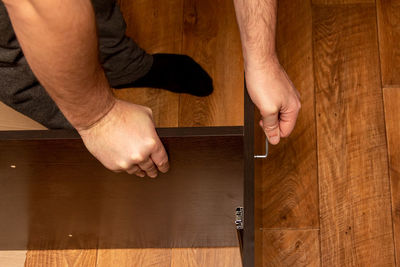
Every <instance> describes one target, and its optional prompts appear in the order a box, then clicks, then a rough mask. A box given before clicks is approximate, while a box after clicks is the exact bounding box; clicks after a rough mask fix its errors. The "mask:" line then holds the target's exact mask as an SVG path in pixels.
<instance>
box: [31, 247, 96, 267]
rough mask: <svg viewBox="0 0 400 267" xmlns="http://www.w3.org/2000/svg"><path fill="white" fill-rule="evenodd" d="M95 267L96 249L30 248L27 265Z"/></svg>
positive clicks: (35, 266)
mask: <svg viewBox="0 0 400 267" xmlns="http://www.w3.org/2000/svg"><path fill="white" fill-rule="evenodd" d="M38 266H52V267H53V266H54V267H64V266H65V267H81V266H85V267H95V266H96V249H79V250H78V249H72V250H29V251H28V253H27V255H26V262H25V267H38Z"/></svg>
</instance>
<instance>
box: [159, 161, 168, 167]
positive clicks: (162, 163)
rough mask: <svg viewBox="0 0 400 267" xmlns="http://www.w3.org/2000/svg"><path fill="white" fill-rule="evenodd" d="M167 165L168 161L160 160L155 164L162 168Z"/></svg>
mask: <svg viewBox="0 0 400 267" xmlns="http://www.w3.org/2000/svg"><path fill="white" fill-rule="evenodd" d="M167 163H168V160H162V161H160V162H158V163H157V166H159V167H164V166H165V165H167Z"/></svg>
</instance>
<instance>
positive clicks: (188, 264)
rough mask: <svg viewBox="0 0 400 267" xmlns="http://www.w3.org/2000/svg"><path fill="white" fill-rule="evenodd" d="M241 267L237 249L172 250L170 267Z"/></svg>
mask: <svg viewBox="0 0 400 267" xmlns="http://www.w3.org/2000/svg"><path fill="white" fill-rule="evenodd" d="M203 266H212V267H241V266H242V264H241V259H240V251H239V248H195V249H179V248H174V249H172V261H171V267H203Z"/></svg>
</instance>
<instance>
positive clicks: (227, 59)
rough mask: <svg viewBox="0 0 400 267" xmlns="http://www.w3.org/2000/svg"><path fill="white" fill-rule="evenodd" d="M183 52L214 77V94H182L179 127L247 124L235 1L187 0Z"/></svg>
mask: <svg viewBox="0 0 400 267" xmlns="http://www.w3.org/2000/svg"><path fill="white" fill-rule="evenodd" d="M184 2H185V3H184V24H183V25H184V36H183V47H182V53H184V54H187V55H189V56H192V57H193V58H194V59H195V60H196V61H197V62H199V64H200V65H201V66H202V67H203V68H205V70H206V71H207V72H208V73H209V74H210V75H211V76H212V78H213V81H214V88H215V90H214V92H213V94H212V95H211V96H209V97H205V98H201V97H194V96H189V95H181V98H180V110H179V126H237V125H243V66H242V65H243V63H242V56H241V45H240V37H239V31H238V28H237V25H236V19H235V13H234V8H233V2H232V1H231V0H217V1H215V0H185V1H184Z"/></svg>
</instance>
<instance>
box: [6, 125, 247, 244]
mask: <svg viewBox="0 0 400 267" xmlns="http://www.w3.org/2000/svg"><path fill="white" fill-rule="evenodd" d="M210 135H213V133H212V132H210ZM162 141H163V143H164V144H165V146H166V149H167V151H168V152H169V155H170V160H171V170H170V172H169V173H167V174H162V175H160V176H159V178H157V179H154V180H152V179H139V178H136V177H133V176H129V175H127V174H122V173H121V174H115V173H112V172H110V171H108V170H106V169H105V168H104V167H103V166H101V164H100V163H99V162H97V161H96V160H95V159H94V158H93V157H92V156H90V154H89V152H87V151H86V149H85V148H84V146H83V144H82V142H81V140H71V139H69V140H60V139H58V140H26V141H24V140H11V141H5V140H3V141H0V145H1V147H2V149H1V151H0V172H1V173H2V176H1V177H0V183H1V185H2V186H1V187H0V190H1V194H0V200H1V201H0V206H1V209H0V213H1V214H0V215H1V217H2V218H3V219H2V220H1V221H0V229H2V230H1V231H0V248H1V249H15V248H18V249H22V248H24V247H25V246H26V244H27V243H28V244H29V245H28V246H29V248H30V249H46V248H51V249H77V248H96V246H99V247H100V248H135V247H139V248H146V247H148V248H156V247H166V248H169V247H196V246H197V247H202V246H237V245H238V243H237V236H236V229H235V225H234V219H235V216H234V212H235V209H236V207H237V206H241V205H243V196H242V195H243V136H241V135H236V136H235V135H234V136H211V137H209V136H191V137H190V136H189V137H182V136H180V137H179V135H178V136H176V137H165V138H164V137H162Z"/></svg>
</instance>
